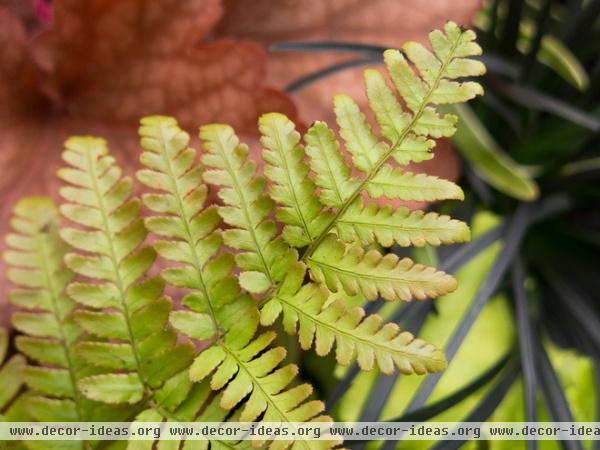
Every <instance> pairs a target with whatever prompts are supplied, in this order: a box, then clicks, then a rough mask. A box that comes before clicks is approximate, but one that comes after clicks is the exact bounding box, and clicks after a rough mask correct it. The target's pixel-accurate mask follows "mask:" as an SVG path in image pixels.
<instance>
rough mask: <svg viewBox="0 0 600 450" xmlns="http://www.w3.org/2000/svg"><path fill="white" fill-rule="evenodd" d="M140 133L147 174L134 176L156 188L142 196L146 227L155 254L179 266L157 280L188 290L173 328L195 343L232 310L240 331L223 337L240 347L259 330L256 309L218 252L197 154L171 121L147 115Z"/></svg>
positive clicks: (214, 218)
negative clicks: (154, 237) (151, 235)
mask: <svg viewBox="0 0 600 450" xmlns="http://www.w3.org/2000/svg"><path fill="white" fill-rule="evenodd" d="M140 136H141V145H142V148H143V150H144V151H143V152H142V156H141V158H140V160H141V162H142V164H143V165H144V166H145V167H146V169H143V170H140V171H138V174H137V176H138V179H139V180H140V181H141V182H142V183H143V184H145V185H146V186H148V187H150V188H153V189H156V190H158V191H159V193H152V194H145V195H144V196H143V201H144V204H145V206H146V207H147V208H148V209H150V211H152V212H153V213H155V214H156V215H153V216H150V217H148V218H146V220H145V223H146V225H147V227H148V229H149V230H150V231H152V232H153V233H154V234H156V235H157V236H158V237H160V238H161V239H160V240H157V241H156V242H155V243H154V248H155V249H156V251H157V252H158V254H159V255H161V256H162V257H163V258H165V259H167V260H169V261H173V262H175V263H177V264H178V265H177V266H174V267H169V268H167V269H165V270H163V271H162V274H161V275H162V277H163V278H164V279H165V280H166V282H167V283H169V284H171V285H172V286H175V287H178V288H185V289H189V290H190V291H191V292H190V293H189V294H188V295H187V296H186V297H185V298H184V299H183V301H182V304H183V305H185V306H187V307H188V308H189V309H190V310H184V311H175V312H173V313H172V314H171V323H172V324H173V325H174V326H175V328H177V329H178V330H179V331H181V332H183V333H184V334H186V335H188V336H190V337H192V338H194V339H198V340H207V339H211V338H216V339H220V338H221V337H222V335H223V334H225V333H226V332H227V331H228V330H229V329H230V326H229V325H228V324H231V317H232V314H233V313H234V311H237V313H236V314H235V317H237V319H238V320H241V322H239V323H237V326H238V327H240V328H243V329H244V332H243V333H239V332H238V333H234V334H232V335H231V336H227V337H226V338H227V339H228V340H231V339H233V340H234V341H237V340H238V339H240V338H242V342H241V343H238V345H245V344H246V343H247V342H248V341H249V340H250V339H251V338H252V336H253V335H254V332H255V330H256V327H257V326H258V311H257V308H256V306H255V305H253V301H252V300H251V299H250V298H249V296H248V295H247V294H243V293H242V292H241V290H240V288H239V285H238V282H237V280H236V278H235V277H234V276H233V274H232V270H233V268H234V259H233V256H232V255H231V254H229V253H224V252H221V249H222V245H223V239H222V237H221V231H220V230H219V229H218V228H217V226H218V225H219V222H220V217H219V215H218V212H217V208H216V207H215V206H210V207H208V208H205V202H206V196H207V193H208V189H207V187H206V185H205V184H204V183H203V182H202V171H201V170H200V167H199V166H198V165H197V164H196V163H195V159H196V151H195V150H194V149H192V148H189V147H188V143H189V135H188V134H187V133H185V132H184V131H182V130H181V129H180V128H179V127H178V126H177V122H176V121H175V119H173V118H170V117H164V116H153V117H147V118H145V119H143V120H142V126H141V127H140ZM240 308H241V309H240ZM236 343H237V342H236Z"/></svg>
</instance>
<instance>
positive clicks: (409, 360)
mask: <svg viewBox="0 0 600 450" xmlns="http://www.w3.org/2000/svg"><path fill="white" fill-rule="evenodd" d="M327 297H328V294H327V292H326V291H323V289H322V288H318V287H317V286H316V285H314V284H308V285H306V286H304V287H303V288H302V289H301V290H300V291H299V292H298V293H296V294H295V295H293V296H287V295H280V296H276V297H274V298H273V299H272V300H270V301H269V302H268V303H266V304H265V306H264V307H263V309H262V316H261V323H262V324H263V325H271V324H272V322H273V321H274V320H275V318H276V316H275V314H277V315H279V314H280V312H283V324H284V328H285V330H286V332H288V333H289V334H298V339H299V341H300V345H301V346H302V348H303V349H304V350H308V349H310V348H311V346H312V344H313V340H314V344H315V349H316V352H317V354H318V355H320V356H324V355H327V354H328V353H329V352H330V351H331V348H332V346H333V344H334V342H335V343H336V346H337V347H336V359H337V362H338V363H339V364H341V365H343V366H347V365H349V364H350V363H351V361H352V360H353V359H354V358H355V357H356V358H357V359H358V364H359V366H360V368H361V369H362V370H372V369H373V368H374V367H375V366H376V367H378V368H379V369H380V370H381V371H382V372H383V373H385V374H391V373H393V372H394V369H395V367H397V368H398V369H399V370H400V371H401V372H403V373H405V374H412V373H417V374H424V373H428V372H437V371H440V370H443V369H444V368H445V367H446V363H445V358H444V355H443V353H442V352H441V351H440V350H439V349H437V348H435V347H433V346H432V345H429V344H426V343H425V342H423V341H421V340H420V339H415V338H414V336H413V335H412V334H411V333H408V332H400V329H399V328H398V326H397V325H396V324H393V323H387V324H384V323H383V319H382V318H381V317H380V316H378V315H376V314H374V315H369V316H366V315H365V311H364V310H363V309H362V308H360V307H354V308H352V307H347V306H346V305H345V302H344V301H343V300H342V299H338V300H335V301H333V302H331V303H329V304H328V305H326V302H327ZM273 308H275V311H277V312H276V313H275V314H272V313H270V311H272V310H273ZM298 326H299V329H298V330H297V327H298Z"/></svg>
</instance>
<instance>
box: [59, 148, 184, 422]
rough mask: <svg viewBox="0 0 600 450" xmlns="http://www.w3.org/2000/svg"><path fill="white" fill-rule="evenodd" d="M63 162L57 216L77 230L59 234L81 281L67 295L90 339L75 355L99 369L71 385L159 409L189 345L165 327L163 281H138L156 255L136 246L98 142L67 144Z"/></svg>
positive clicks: (137, 238) (128, 186) (126, 186)
mask: <svg viewBox="0 0 600 450" xmlns="http://www.w3.org/2000/svg"><path fill="white" fill-rule="evenodd" d="M63 159H64V160H65V162H67V163H68V164H69V167H67V168H64V169H61V170H60V171H59V177H60V178H61V179H62V180H64V181H66V183H67V185H66V186H65V187H63V188H62V189H61V191H60V193H61V195H62V197H63V198H64V199H65V203H64V204H63V205H62V206H61V212H62V213H63V215H64V216H66V217H67V218H68V219H70V220H71V221H72V222H74V223H75V224H77V225H79V228H73V227H64V228H62V229H61V237H62V238H63V239H64V240H65V241H66V242H68V243H69V244H70V245H71V246H72V247H73V248H74V249H76V250H77V251H75V252H70V253H68V254H67V255H66V256H65V262H66V264H67V266H68V267H69V268H70V269H71V270H72V271H73V272H75V273H76V274H78V275H80V280H81V281H76V282H73V283H71V284H70V285H69V286H68V287H67V293H68V294H69V296H70V297H71V298H72V299H74V300H75V301H76V302H78V303H79V304H80V305H81V308H79V309H78V310H77V311H76V312H75V313H74V318H75V321H76V323H77V324H78V325H79V326H80V327H81V328H82V329H83V330H84V331H85V332H86V333H88V334H89V335H90V339H85V340H82V342H80V343H79V345H78V351H79V353H80V354H81V356H83V358H85V360H86V361H87V362H88V363H89V364H91V365H93V366H95V367H97V368H98V369H99V373H97V374H94V375H90V376H87V377H84V378H82V379H80V380H79V381H78V388H79V390H80V391H81V393H82V394H83V395H84V396H86V397H87V398H89V399H92V400H97V401H102V402H106V403H128V404H135V403H138V402H148V403H149V404H151V405H155V407H156V408H157V409H159V410H161V407H162V405H161V404H160V401H159V398H160V393H161V389H162V388H163V386H164V385H165V384H166V382H168V380H169V379H171V378H172V377H176V376H178V374H179V373H180V372H181V371H183V370H185V369H186V368H187V367H188V365H189V364H190V362H191V358H192V356H193V352H194V348H193V346H191V345H190V344H177V343H176V335H175V332H174V331H173V330H171V329H170V328H169V327H168V325H167V321H168V316H169V313H170V311H171V300H170V299H169V298H168V297H166V296H164V295H163V289H164V281H162V280H161V279H159V278H156V277H155V278H146V279H143V276H144V274H145V273H146V271H147V270H148V269H149V268H150V267H151V266H152V264H153V263H154V260H155V252H154V251H153V250H152V249H151V248H148V247H145V246H143V245H141V244H142V242H143V241H144V239H145V238H146V234H147V232H146V229H145V227H144V223H143V221H142V219H141V217H140V202H139V200H138V199H137V198H135V197H132V196H131V190H132V180H131V179H130V178H126V177H122V176H121V169H120V168H119V167H118V166H117V165H116V164H115V162H114V159H113V158H112V156H110V155H109V154H108V150H107V148H106V143H105V142H104V141H103V140H102V139H97V138H85V137H83V138H71V139H69V140H68V141H67V143H66V150H65V152H64V153H63ZM88 280H89V281H88Z"/></svg>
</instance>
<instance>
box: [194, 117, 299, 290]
mask: <svg viewBox="0 0 600 450" xmlns="http://www.w3.org/2000/svg"><path fill="white" fill-rule="evenodd" d="M200 138H201V139H202V141H203V148H204V150H205V153H204V154H203V155H202V162H203V163H204V165H205V166H206V167H207V169H208V170H206V171H205V172H204V179H205V181H206V182H208V183H211V184H212V185H214V186H218V187H219V197H220V198H221V200H223V203H224V204H225V206H220V207H219V208H218V210H219V214H220V215H221V217H222V218H223V220H224V221H225V223H226V224H227V225H229V226H230V227H232V229H228V230H225V231H224V232H223V239H224V241H225V244H226V245H227V246H229V247H232V248H234V249H237V250H239V251H240V252H239V253H237V254H236V256H235V259H236V263H237V265H238V267H240V268H241V269H242V272H241V274H240V284H241V285H242V287H243V288H244V289H246V290H248V291H250V292H253V293H262V292H265V291H266V290H267V289H269V288H270V287H271V286H273V285H274V284H275V283H279V282H281V281H282V280H283V278H284V277H285V275H286V273H287V271H288V270H289V268H290V266H291V265H292V264H294V263H295V262H296V260H297V259H298V254H297V252H296V251H295V250H292V248H290V247H289V246H288V245H287V243H285V242H284V241H283V239H282V237H281V236H278V232H277V225H276V224H275V222H274V221H273V220H271V219H270V218H269V214H270V213H271V212H272V210H273V209H274V202H273V200H271V199H270V198H269V197H267V196H266V195H264V193H263V191H264V188H265V184H266V183H265V179H264V178H263V177H259V176H257V175H256V163H255V162H254V161H251V160H250V159H248V147H247V146H246V145H244V144H241V143H240V140H239V138H238V137H237V136H236V135H235V132H234V131H233V129H232V128H231V127H230V126H228V125H220V124H213V125H206V126H203V127H201V128H200Z"/></svg>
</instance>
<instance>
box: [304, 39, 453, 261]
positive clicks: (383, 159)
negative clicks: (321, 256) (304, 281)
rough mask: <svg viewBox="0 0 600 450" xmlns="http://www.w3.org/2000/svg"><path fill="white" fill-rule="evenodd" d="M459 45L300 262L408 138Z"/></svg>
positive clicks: (310, 253)
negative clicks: (385, 149) (396, 134)
mask: <svg viewBox="0 0 600 450" xmlns="http://www.w3.org/2000/svg"><path fill="white" fill-rule="evenodd" d="M459 43H460V38H459V39H457V40H456V41H455V42H454V43H453V44H452V48H451V50H450V52H449V54H448V57H447V58H446V59H445V60H444V61H443V62H442V65H441V67H440V70H439V72H438V73H437V75H436V77H435V80H434V82H433V83H432V84H431V85H430V86H429V90H428V91H427V94H426V95H425V97H424V98H423V101H422V103H421V105H420V107H419V110H418V111H417V112H416V113H415V114H414V115H413V118H412V119H411V121H410V123H409V124H408V125H407V126H406V127H405V128H404V130H403V131H402V133H401V134H400V136H398V139H397V140H396V142H395V143H394V144H393V145H392V146H390V148H389V150H388V151H387V152H385V153H384V154H383V156H382V157H381V158H380V159H379V160H378V161H377V163H376V164H375V166H374V167H373V169H372V170H371V171H370V173H368V174H367V176H366V177H365V178H363V179H362V180H361V182H360V183H359V184H358V186H357V187H356V189H354V191H353V192H352V194H351V195H350V197H348V199H347V200H346V201H345V202H344V204H343V205H342V206H341V207H340V208H339V209H338V210H337V211H336V212H335V213H334V215H333V217H332V218H331V220H330V221H329V223H328V224H327V226H326V227H325V228H324V229H323V231H322V232H321V233H320V234H319V236H317V237H316V239H315V240H314V241H312V242H311V244H309V245H308V247H307V248H306V250H305V251H304V253H303V254H302V257H301V259H302V261H306V259H308V258H309V257H310V256H311V255H312V254H313V253H314V251H315V250H316V249H317V248H318V247H319V245H320V244H321V243H322V242H323V239H325V237H326V236H327V234H328V233H329V231H331V229H332V228H333V227H334V226H335V225H336V223H337V221H338V220H339V218H340V217H342V216H343V215H344V214H345V213H346V211H347V210H348V208H349V207H350V205H352V203H353V202H354V201H355V200H356V199H357V198H358V196H359V195H360V193H361V192H362V191H363V189H364V188H365V186H366V185H367V183H369V182H370V181H371V180H372V179H373V177H375V175H377V173H378V172H379V170H380V169H381V167H382V166H383V164H385V162H386V161H387V160H388V159H389V158H390V156H391V155H392V153H394V151H396V149H397V148H399V147H400V146H401V145H402V144H403V142H404V140H405V139H406V137H407V136H408V133H410V132H411V131H412V129H413V127H414V126H415V124H416V123H417V121H418V120H419V119H420V118H421V115H422V114H423V112H424V111H425V107H426V106H427V105H428V103H429V98H430V97H431V95H432V94H433V93H434V92H435V90H436V89H437V87H438V85H439V83H440V81H441V80H442V78H443V75H444V72H445V69H446V66H447V65H448V64H449V63H450V62H451V61H452V58H453V56H454V53H455V52H456V49H457V47H458V45H459Z"/></svg>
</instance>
